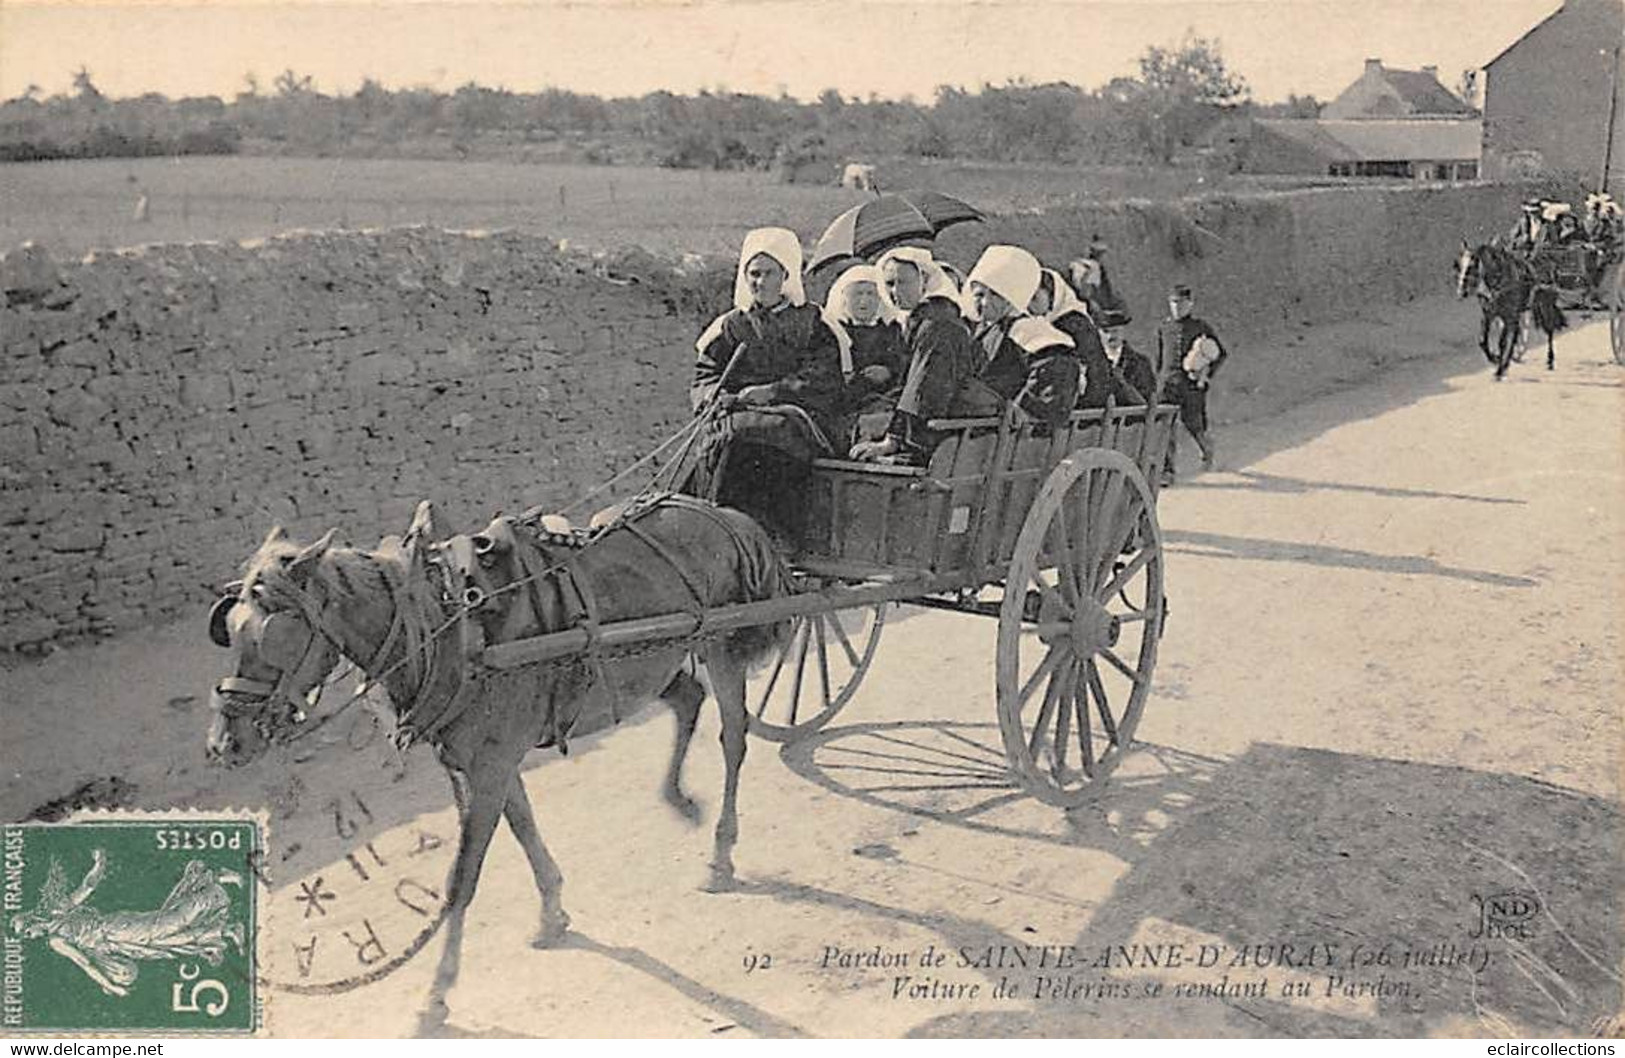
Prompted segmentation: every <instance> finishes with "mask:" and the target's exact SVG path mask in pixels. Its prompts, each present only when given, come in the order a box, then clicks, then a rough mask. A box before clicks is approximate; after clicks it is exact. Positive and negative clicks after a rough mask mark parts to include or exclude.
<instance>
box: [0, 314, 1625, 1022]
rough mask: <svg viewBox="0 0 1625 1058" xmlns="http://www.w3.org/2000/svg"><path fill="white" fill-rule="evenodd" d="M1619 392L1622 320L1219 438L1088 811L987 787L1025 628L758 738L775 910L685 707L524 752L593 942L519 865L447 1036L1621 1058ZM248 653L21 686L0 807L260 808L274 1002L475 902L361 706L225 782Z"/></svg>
mask: <svg viewBox="0 0 1625 1058" xmlns="http://www.w3.org/2000/svg"><path fill="white" fill-rule="evenodd" d="M1622 384H1625V373H1622V371H1621V369H1620V368H1618V367H1617V366H1615V365H1614V364H1613V363H1612V361H1611V360H1610V359H1609V356H1608V350H1607V343H1606V328H1605V327H1599V326H1595V325H1594V326H1590V327H1587V328H1583V329H1580V330H1577V331H1575V332H1572V333H1570V334H1568V335H1565V336H1564V337H1563V338H1562V339H1561V340H1560V342H1559V348H1558V368H1557V370H1556V371H1555V372H1553V373H1551V374H1548V373H1546V372H1545V371H1544V370H1543V369H1541V368H1538V367H1536V366H1534V365H1533V364H1530V365H1523V366H1520V367H1518V368H1515V370H1514V373H1513V376H1512V377H1511V378H1510V379H1509V380H1508V381H1506V382H1504V383H1501V384H1493V383H1492V382H1491V380H1490V377H1489V373H1488V371H1486V370H1483V369H1482V368H1481V365H1480V363H1478V362H1475V361H1474V360H1473V359H1471V358H1470V357H1469V356H1468V355H1467V354H1465V353H1461V354H1459V355H1453V356H1450V357H1442V358H1429V359H1424V360H1418V361H1415V362H1412V363H1408V364H1402V365H1399V366H1397V367H1395V368H1393V369H1391V370H1390V372H1389V373H1388V374H1386V375H1385V376H1384V377H1382V378H1381V379H1380V380H1378V381H1377V382H1375V383H1371V384H1366V385H1363V386H1361V387H1359V388H1357V389H1353V390H1350V391H1348V392H1344V393H1342V394H1340V395H1338V396H1337V397H1335V398H1328V399H1323V400H1318V401H1313V402H1308V403H1305V404H1304V405H1302V406H1301V407H1298V408H1296V409H1295V410H1293V411H1291V412H1289V413H1287V414H1284V415H1281V416H1279V417H1275V418H1272V419H1270V420H1269V421H1268V422H1255V423H1252V424H1248V425H1243V426H1233V427H1230V428H1228V429H1223V430H1221V433H1220V438H1221V442H1222V444H1223V446H1224V447H1223V452H1222V453H1221V463H1222V466H1223V467H1224V468H1226V469H1222V470H1220V471H1218V472H1214V473H1208V474H1203V475H1200V476H1195V477H1190V478H1187V479H1185V480H1183V481H1182V482H1181V483H1180V485H1179V486H1178V487H1176V488H1173V489H1171V490H1169V491H1168V492H1166V493H1165V494H1164V497H1163V499H1162V503H1161V509H1160V515H1161V519H1162V524H1163V526H1164V530H1165V534H1166V537H1167V544H1168V549H1169V555H1168V585H1169V589H1168V590H1169V595H1170V599H1171V605H1172V617H1171V620H1170V624H1169V626H1168V630H1167V634H1166V638H1165V639H1164V641H1163V647H1162V652H1161V656H1160V662H1159V667H1158V669H1157V673H1156V689H1155V692H1154V694H1153V697H1152V701H1151V705H1150V707H1149V709H1148V711H1147V714H1146V719H1145V721H1144V723H1143V724H1142V726H1141V728H1140V731H1139V737H1140V738H1141V739H1142V740H1143V741H1144V742H1145V743H1146V746H1145V752H1144V753H1143V754H1141V755H1140V757H1139V758H1138V759H1137V761H1136V764H1137V766H1136V767H1134V768H1125V774H1124V775H1123V776H1122V777H1121V780H1122V781H1120V782H1114V783H1113V784H1112V785H1110V786H1109V787H1108V788H1106V789H1104V790H1103V791H1102V795H1101V796H1100V798H1099V800H1098V803H1097V804H1095V805H1093V806H1092V807H1088V808H1085V809H1082V810H1079V811H1076V812H1073V813H1071V814H1070V815H1068V814H1065V813H1061V812H1059V811H1056V810H1054V809H1050V808H1046V807H1044V806H1042V805H1040V804H1038V803H1036V802H1034V801H1032V800H1030V799H1028V798H1024V797H1021V796H1017V795H1015V794H1014V793H1013V791H1012V790H1011V789H1010V788H1009V787H1008V786H1006V785H1004V784H1003V781H1002V780H1001V779H1000V778H999V764H1000V759H1001V758H1000V753H999V750H998V745H999V742H998V732H997V729H996V727H995V725H994V708H993V692H992V683H993V681H992V657H993V626H992V624H991V623H990V622H982V621H977V620H973V619H971V618H964V617H957V616H951V615H944V614H938V613H929V612H924V611H914V610H907V609H905V610H902V611H899V612H898V613H897V614H896V615H895V616H894V618H893V620H892V622H891V623H890V624H889V625H888V627H887V629H886V633H885V639H884V641H883V643H882V645H881V652H880V659H879V661H878V663H877V664H876V666H875V667H874V669H873V671H872V673H871V675H870V677H869V679H868V681H867V682H866V683H865V684H864V686H863V689H862V691H861V692H860V693H859V695H858V697H857V699H856V700H855V702H854V703H853V704H852V705H851V706H850V707H849V708H848V709H847V710H846V712H844V713H843V714H842V715H841V716H840V717H839V718H838V719H837V720H836V721H835V723H834V725H833V726H832V727H831V728H829V729H827V730H826V731H825V732H823V733H822V734H820V735H819V736H817V737H816V738H814V739H812V740H810V741H809V742H807V743H804V744H800V745H797V746H795V747H792V748H790V749H787V750H785V751H783V752H782V754H781V753H780V752H779V751H778V749H777V747H773V746H770V745H769V744H767V743H765V742H753V744H752V749H751V755H750V759H749V761H748V764H747V768H746V772H745V778H744V784H743V791H742V795H741V804H742V807H743V812H742V825H743V838H742V842H741V846H740V852H739V855H738V863H739V868H740V872H741V876H742V878H743V879H744V883H745V884H744V887H743V889H742V891H741V892H738V893H734V894H729V895H706V894H701V893H700V892H698V891H697V886H698V885H699V884H700V882H701V881H702V880H703V875H704V861H705V856H706V853H707V851H708V848H709V831H708V829H701V830H698V831H696V830H691V829H690V828H688V827H687V826H686V825H685V824H683V823H682V822H681V821H680V820H678V819H676V818H675V817H674V816H672V815H671V814H670V813H668V812H667V811H666V810H665V809H664V807H663V806H662V805H661V804H660V802H659V800H658V798H657V796H656V794H655V789H656V784H657V780H658V776H659V771H660V768H661V766H662V764H663V762H664V759H665V753H666V750H667V744H668V739H669V737H670V727H669V724H670V721H669V719H668V718H667V717H665V716H660V715H654V716H650V717H648V718H647V719H646V720H645V721H643V722H639V723H635V724H632V725H629V726H627V727H625V728H623V729H621V730H618V731H615V732H613V733H612V734H610V735H608V736H606V737H602V738H597V739H593V740H589V741H587V742H585V743H582V744H579V745H577V746H575V747H574V751H573V753H572V756H571V758H570V759H569V760H567V761H563V760H559V759H558V758H557V757H556V756H554V755H551V754H545V755H544V754H538V755H536V757H535V762H536V765H537V766H536V767H534V768H533V769H532V770H531V771H530V772H529V773H528V777H527V782H528V785H529V788H530V791H531V794H532V797H533V799H534V801H535V803H536V805H537V812H538V816H539V818H540V821H541V824H542V827H543V830H544V833H545V834H546V836H547V838H548V841H549V842H550V844H551V846H552V849H553V852H554V854H555V856H556V857H557V858H558V860H559V862H560V863H561V864H562V866H563V869H564V871H565V874H566V877H567V879H568V883H567V887H566V890H565V903H566V906H567V907H568V908H569V910H570V912H571V914H572V915H573V917H574V922H575V927H576V932H575V934H574V936H573V938H572V940H571V941H570V943H569V944H568V945H567V946H566V947H564V948H562V949H556V950H550V951H537V950H533V949H532V948H530V947H529V946H528V944H527V941H528V937H529V934H530V932H531V931H532V930H533V929H534V926H535V923H536V920H537V907H538V905H537V901H536V896H535V892H534V889H533V886H532V884H531V881H530V874H529V871H528V869H527V868H526V867H525V864H524V860H523V857H522V855H521V854H520V852H519V849H518V847H517V845H516V844H515V843H514V842H513V841H512V839H511V838H510V837H508V836H506V835H502V834H499V836H498V838H497V841H496V843H495V844H494V846H493V851H492V854H491V857H490V859H489V861H488V863H487V867H486V871H485V876H484V882H483V885H482V888H481V890H480V893H479V896H478V898H477V900H476V902H475V905H474V908H473V910H472V913H471V916H470V927H469V933H468V941H467V948H466V954H465V956H464V960H463V974H462V980H461V983H460V985H459V987H458V988H457V989H456V990H455V991H454V992H453V994H452V996H451V1008H452V1014H451V1025H450V1031H452V1032H455V1033H464V1034H502V1035H515V1034H517V1035H535V1036H564V1035H570V1036H576V1035H582V1036H591V1035H679V1036H703V1035H708V1034H730V1035H734V1034H758V1035H773V1036H781V1035H802V1034H805V1035H815V1036H836V1035H881V1036H897V1035H907V1034H912V1035H966V1034H975V1035H1022V1034H1047V1035H1083V1036H1099V1035H1106V1036H1111V1035H1139V1034H1169V1035H1245V1036H1252V1035H1276V1034H1285V1035H1317V1034H1336V1035H1405V1036H1410V1035H1430V1034H1445V1033H1448V1034H1472V1035H1506V1034H1531V1035H1532V1034H1547V1033H1585V1032H1587V1031H1589V1030H1590V1028H1591V1026H1592V1025H1593V1024H1594V1023H1595V1022H1596V1020H1597V1019H1598V1018H1600V1017H1602V1016H1606V1015H1610V1014H1613V1013H1615V1012H1616V1011H1618V1010H1619V1009H1620V1006H1621V1000H1620V977H1619V973H1620V967H1621V957H1622V950H1621V949H1622V944H1621V932H1622V931H1621V923H1620V900H1619V890H1618V878H1619V877H1620V873H1619V870H1620V862H1619V859H1620V857H1619V854H1618V853H1619V847H1620V829H1621V828H1620V807H1619V798H1620V789H1619V776H1620V766H1621V746H1622V739H1621V735H1622V724H1621V703H1622V702H1625V686H1622V682H1625V681H1622V673H1621V657H1622V653H1621V642H1620V637H1621V625H1622V622H1621V606H1622V600H1625V575H1622V574H1625V556H1622V553H1621V549H1620V547H1619V541H1620V540H1621V539H1625V525H1622V521H1625V504H1622V502H1621V500H1622V486H1625V443H1622V442H1625V437H1622V418H1621V409H1622V404H1621V387H1622ZM1187 447H1188V446H1187ZM220 664H221V662H220V658H219V656H218V655H217V654H216V653H215V652H214V651H213V650H212V648H210V647H209V646H208V645H207V644H205V643H200V642H198V641H197V632H196V629H195V628H193V627H190V626H186V627H180V626H177V627H174V628H170V629H164V630H158V631H155V632H152V633H148V634H145V635H141V636H132V637H129V638H127V639H124V640H120V641H118V642H115V643H112V644H108V645H106V646H103V647H98V648H95V649H90V650H79V651H72V652H68V653H65V654H59V655H57V656H55V657H52V658H49V659H46V660H45V661H43V662H40V663H36V664H30V665H27V666H24V667H22V668H17V669H14V670H11V671H7V672H0V701H3V702H4V706H5V723H4V727H5V735H4V742H5V751H4V752H5V765H6V767H5V771H6V774H7V783H6V787H5V792H4V803H3V804H0V809H3V813H0V814H3V817H4V818H7V819H12V818H18V817H20V816H21V815H23V814H25V813H27V812H28V811H29V810H31V809H32V808H34V807H35V806H37V805H39V804H40V803H41V802H43V801H45V800H48V799H49V798H50V797H53V796H58V795H60V794H61V793H63V792H66V791H67V790H69V789H72V788H73V786H74V785H76V784H78V783H80V782H82V781H84V780H85V779H86V778H89V777H92V776H102V777H104V778H106V779H110V780H113V779H116V782H106V783H103V784H102V786H101V787H100V788H99V792H98V796H99V797H100V798H101V799H103V800H107V801H113V802H117V801H120V800H123V801H126V802H130V803H136V804H175V803H185V802H193V803H197V804H203V805H211V806H218V805H223V804H242V805H250V806H255V807H267V808H268V809H269V810H270V812H271V815H272V827H273V830H272V851H273V853H274V854H275V857H274V858H275V859H276V860H277V863H276V865H275V867H274V870H275V872H276V873H275V874H274V875H273V881H274V883H275V886H276V888H275V890H274V891H273V892H272V894H271V898H270V900H269V901H268V903H269V905H270V909H271V912H272V922H271V923H270V925H269V926H268V927H267V933H266V935H265V937H264V939H263V940H262V958H263V959H264V964H265V970H266V973H267V975H268V976H270V977H273V978H274V979H276V980H278V981H281V982H295V983H298V982H301V981H303V982H307V983H308V982H310V981H328V980H337V979H341V978H347V977H353V976H354V975H355V974H357V973H358V972H361V971H362V970H363V969H365V965H364V964H369V959H370V960H371V962H372V963H376V962H377V961H379V960H384V961H387V959H388V957H389V956H392V955H395V954H398V953H399V952H400V950H401V948H402V947H403V946H404V945H405V944H406V943H407V942H408V941H409V940H410V938H411V937H412V936H413V935H414V933H415V931H417V930H419V929H420V928H421V922H422V921H423V919H422V916H421V914H420V912H418V911H415V910H414V909H413V904H414V903H417V904H419V905H421V904H424V903H425V902H427V901H429V900H431V899H432V897H431V896H429V895H426V894H428V893H429V891H430V890H433V889H435V888H437V887H438V885H439V883H440V880H441V878H442V877H443V869H444V863H445V856H446V854H447V853H448V852H449V841H447V840H445V839H449V837H450V833H451V817H452V813H451V811H450V809H449V807H448V805H449V796H448V793H447V788H446V783H445V780H444V779H443V778H442V777H440V776H438V775H436V774H435V769H434V767H433V766H432V763H431V762H430V761H429V760H428V759H427V758H426V757H425V756H423V755H422V754H421V753H420V752H419V751H413V752H412V753H409V754H408V755H407V756H406V758H405V759H404V760H401V759H399V758H396V757H395V756H394V754H393V752H392V751H390V750H388V749H386V748H385V746H384V741H383V739H381V738H380V737H378V735H377V733H376V732H375V730H374V727H373V724H372V722H371V720H370V718H366V717H365V716H364V715H363V714H359V713H358V720H359V721H361V722H357V723H355V724H343V725H334V728H333V729H331V731H332V735H333V738H332V744H329V745H326V746H323V747H320V748H317V747H303V748H301V749H300V750H299V751H298V754H299V756H301V757H308V758H310V759H304V760H297V761H296V760H292V759H291V758H292V756H293V754H289V755H286V756H284V757H283V758H281V759H278V760H270V761H266V762H264V763H262V764H261V765H257V766H255V767H253V768H250V769H247V770H245V771H242V772H239V773H233V774H232V775H231V776H229V777H224V776H222V775H220V774H219V773H215V772H212V771H209V770H208V769H207V768H206V767H205V766H204V764H203V763H202V761H201V756H200V753H199V747H198V737H199V733H200V731H201V726H202V724H203V715H202V714H203V712H204V706H203V691H202V690H201V689H202V688H206V687H207V686H208V684H209V682H211V680H212V679H214V678H215V677H216V676H217V675H219V671H218V670H219V666H220ZM133 689H134V690H133ZM110 704H111V705H113V706H114V707H115V708H116V709H117V710H119V712H118V713H116V714H111V715H110V713H109V711H108V707H109V705H110ZM715 736H716V727H715V723H714V721H712V720H711V719H710V718H709V717H708V718H707V720H706V722H705V723H704V724H703V726H702V729H701V741H700V742H699V743H697V746H698V750H697V752H696V753H695V754H694V756H693V759H692V762H691V766H690V776H689V786H690V788H691V790H692V791H693V792H694V793H696V795H698V796H699V797H700V798H701V799H702V801H703V802H704V803H705V804H706V805H707V807H708V808H714V805H715V803H716V800H717V793H716V791H717V789H718V786H719V780H718V777H719V774H720V760H719V756H720V755H719V754H718V753H717V752H716V750H715ZM346 741H348V742H349V743H350V745H351V746H359V747H360V748H359V749H354V750H352V749H349V748H346V747H345V745H344V744H343V743H344V742H346ZM132 747H133V749H132ZM775 758H779V759H775ZM710 822H711V819H710V816H709V813H708V816H707V819H706V822H705V827H707V828H708V827H709V825H710ZM437 843H438V844H437ZM318 876H320V878H321V879H323V880H322V881H319V882H318V883H317V886H316V888H317V889H318V890H321V889H326V890H327V891H329V894H330V899H327V900H326V902H325V904H323V905H322V906H321V907H318V908H316V909H315V910H314V911H313V910H312V906H311V905H312V904H313V903H315V902H316V901H313V900H308V899H307V900H305V901H304V902H301V901H300V900H299V899H298V897H299V896H300V895H301V893H304V894H308V893H309V892H310V891H311V887H310V885H309V883H310V882H311V880H312V879H315V878H318ZM313 938H314V942H315V943H314V946H312V939H313ZM438 947H439V946H438V943H437V942H431V944H430V945H429V947H428V948H427V951H426V954H425V955H424V956H420V957H418V958H416V959H413V960H411V961H409V962H407V963H406V964H405V965H404V966H403V967H402V968H401V969H399V970H398V971H396V972H394V973H393V974H390V975H388V976H385V977H384V978H383V979H382V980H381V981H379V982H377V983H375V984H371V985H367V986H364V987H361V988H358V989H355V990H352V991H348V992H343V993H340V994H336V995H328V996H308V995H296V994H289V993H286V992H281V993H274V994H272V995H271V996H270V997H269V1001H268V1010H267V1013H268V1018H269V1023H270V1026H271V1028H272V1029H273V1031H275V1032H276V1033H278V1034H284V1035H307V1034H316V1035H328V1034H340V1035H356V1036H363V1035H365V1036H391V1035H397V1034H406V1033H410V1032H412V1031H413V1028H414V1025H415V1019H416V1014H417V1008H418V1006H419V1004H420V1003H421V1000H422V998H423V996H424V995H425V994H426V991H427V987H428V981H429V977H430V972H431V960H432V957H433V956H434V955H435V954H437V953H438ZM938 956H940V957H941V958H940V962H939V961H938Z"/></svg>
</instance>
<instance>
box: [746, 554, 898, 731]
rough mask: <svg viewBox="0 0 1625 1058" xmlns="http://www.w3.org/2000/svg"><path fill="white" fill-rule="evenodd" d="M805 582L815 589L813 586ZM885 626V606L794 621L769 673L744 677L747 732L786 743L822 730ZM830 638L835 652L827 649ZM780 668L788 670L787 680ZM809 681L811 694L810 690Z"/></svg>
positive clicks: (851, 690)
mask: <svg viewBox="0 0 1625 1058" xmlns="http://www.w3.org/2000/svg"><path fill="white" fill-rule="evenodd" d="M808 580H809V582H811V583H812V584H813V586H814V587H815V588H816V586H817V583H818V582H817V581H815V580H812V578H808ZM885 623H886V607H885V604H874V605H870V606H863V607H858V608H855V609H848V610H838V611H831V612H817V613H814V614H811V615H809V616H806V617H798V618H795V619H794V623H793V625H792V628H791V631H790V634H789V636H788V637H787V638H786V640H785V642H784V645H783V647H782V648H781V649H780V650H779V653H778V657H777V658H776V659H775V660H774V664H773V666H772V668H771V669H770V670H765V671H763V672H762V673H761V674H760V675H754V674H753V675H751V676H749V677H747V680H748V687H749V690H750V694H751V697H752V704H753V706H754V708H753V714H754V715H753V718H752V721H751V731H753V732H754V733H755V734H756V735H757V736H759V737H761V738H766V739H770V740H772V741H775V742H788V741H790V740H792V739H795V738H799V737H801V736H803V735H807V734H810V733H811V732H813V731H816V730H818V729H819V728H820V727H823V726H824V725H825V724H827V723H828V722H829V721H830V720H831V719H833V718H834V717H835V714H836V713H838V712H840V711H841V709H842V708H843V707H844V706H845V705H846V703H847V702H848V701H850V700H851V699H852V697H853V695H854V694H856V693H857V689H858V686H859V684H860V683H862V682H863V677H864V675H865V674H866V673H867V672H868V670H869V665H870V664H871V663H872V661H873V659H874V656H875V651H876V649H877V648H878V647H879V644H880V632H881V629H882V628H883V627H884V626H885ZM849 629H850V630H849ZM832 638H833V640H834V642H835V643H836V644H838V648H837V647H832V646H831V643H830V640H831V639H832ZM786 667H789V668H790V669H792V670H793V671H792V672H790V673H789V674H788V675H787V674H786V673H785V672H784V669H785V668H786ZM814 667H816V668H817V670H818V671H817V673H816V675H815V674H814V673H813V672H811V669H812V668H814ZM815 679H816V680H817V681H818V690H817V691H814V690H812V688H811V683H812V682H813V680H815ZM804 692H805V693H806V696H807V699H808V700H807V701H805V702H803V701H802V695H803V693H804Z"/></svg>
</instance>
